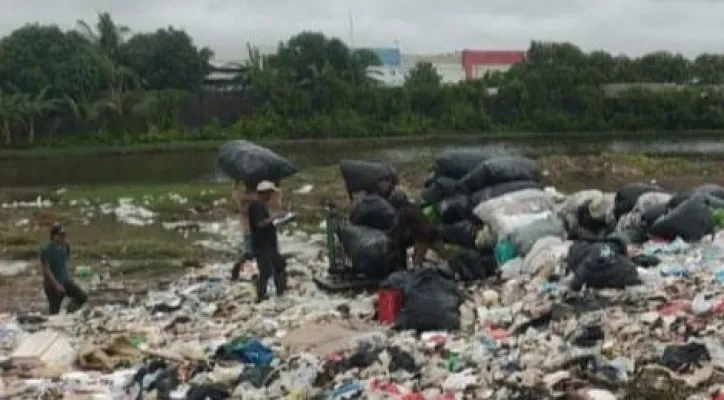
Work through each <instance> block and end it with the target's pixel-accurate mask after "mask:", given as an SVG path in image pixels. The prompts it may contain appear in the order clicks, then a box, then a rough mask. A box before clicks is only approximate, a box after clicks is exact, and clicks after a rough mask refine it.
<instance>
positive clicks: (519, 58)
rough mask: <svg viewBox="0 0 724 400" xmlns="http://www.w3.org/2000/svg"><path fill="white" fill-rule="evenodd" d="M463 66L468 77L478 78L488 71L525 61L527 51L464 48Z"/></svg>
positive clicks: (501, 69) (505, 68)
mask: <svg viewBox="0 0 724 400" xmlns="http://www.w3.org/2000/svg"><path fill="white" fill-rule="evenodd" d="M462 59H463V60H462V61H463V68H464V69H465V77H466V79H468V80H470V79H478V78H482V77H483V76H485V74H486V73H489V72H495V71H505V70H507V69H508V68H510V67H512V66H513V65H515V64H518V63H522V62H524V61H525V51H520V50H463V54H462Z"/></svg>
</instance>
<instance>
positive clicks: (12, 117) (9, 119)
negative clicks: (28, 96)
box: [0, 92, 22, 147]
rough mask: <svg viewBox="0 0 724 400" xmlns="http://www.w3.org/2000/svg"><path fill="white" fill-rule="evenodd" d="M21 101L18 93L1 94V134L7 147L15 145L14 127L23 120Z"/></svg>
mask: <svg viewBox="0 0 724 400" xmlns="http://www.w3.org/2000/svg"><path fill="white" fill-rule="evenodd" d="M21 100H22V99H21V98H20V96H19V95H18V94H16V93H3V92H0V132H1V133H2V136H3V138H4V139H5V146H7V147H10V146H12V144H13V125H14V124H15V123H16V122H18V121H20V120H22V115H21V108H20V104H21Z"/></svg>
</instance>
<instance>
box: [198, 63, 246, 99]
mask: <svg viewBox="0 0 724 400" xmlns="http://www.w3.org/2000/svg"><path fill="white" fill-rule="evenodd" d="M209 64H210V67H211V72H209V74H208V75H206V77H205V78H204V81H203V86H204V88H206V89H207V90H214V91H220V92H236V91H243V90H244V89H245V87H246V83H247V82H246V77H245V72H246V70H247V66H246V63H244V62H221V61H210V62H209Z"/></svg>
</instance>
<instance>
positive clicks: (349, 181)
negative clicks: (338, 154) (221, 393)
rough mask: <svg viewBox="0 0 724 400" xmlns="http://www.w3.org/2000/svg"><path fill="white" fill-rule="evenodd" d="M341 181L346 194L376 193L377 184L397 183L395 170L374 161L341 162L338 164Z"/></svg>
mask: <svg viewBox="0 0 724 400" xmlns="http://www.w3.org/2000/svg"><path fill="white" fill-rule="evenodd" d="M339 169H340V171H341V172H342V179H344V184H345V186H346V187H347V192H348V193H357V192H360V191H363V190H364V191H366V192H369V193H377V182H378V181H380V180H381V179H389V180H390V181H392V183H393V184H396V183H397V170H395V167H393V166H391V165H389V164H385V163H382V162H376V161H360V160H342V161H340V163H339Z"/></svg>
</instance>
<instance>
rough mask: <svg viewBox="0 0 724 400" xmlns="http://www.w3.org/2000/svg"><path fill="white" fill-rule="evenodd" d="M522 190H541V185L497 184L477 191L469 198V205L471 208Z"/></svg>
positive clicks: (519, 182) (530, 182)
mask: <svg viewBox="0 0 724 400" xmlns="http://www.w3.org/2000/svg"><path fill="white" fill-rule="evenodd" d="M524 189H543V185H542V184H541V183H540V182H536V181H510V182H503V183H498V184H496V185H493V186H489V187H486V188H484V189H481V190H478V191H476V192H475V193H473V194H472V196H470V204H471V205H472V207H473V208H475V206H477V205H478V204H480V203H482V202H484V201H488V200H490V199H494V198H496V197H500V196H503V195H506V194H508V193H513V192H517V191H519V190H524Z"/></svg>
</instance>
